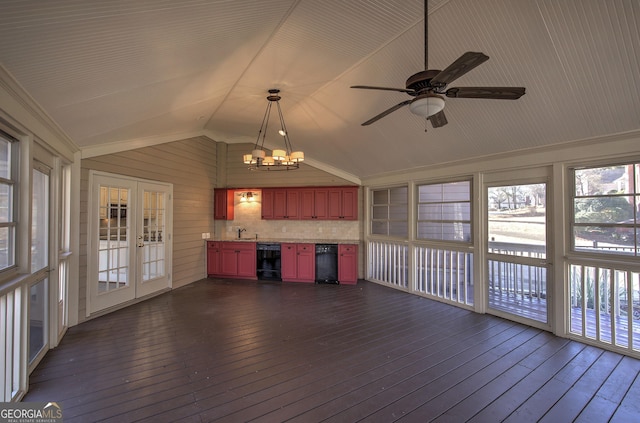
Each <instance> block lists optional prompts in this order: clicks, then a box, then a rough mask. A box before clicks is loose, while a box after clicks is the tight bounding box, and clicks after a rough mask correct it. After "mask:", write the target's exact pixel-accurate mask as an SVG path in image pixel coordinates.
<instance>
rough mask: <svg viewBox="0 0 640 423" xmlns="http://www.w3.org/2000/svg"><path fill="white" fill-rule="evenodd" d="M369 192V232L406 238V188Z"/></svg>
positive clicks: (407, 198)
mask: <svg viewBox="0 0 640 423" xmlns="http://www.w3.org/2000/svg"><path fill="white" fill-rule="evenodd" d="M371 194H372V195H371V233H372V234H374V235H386V236H393V237H402V238H406V237H407V234H408V225H407V216H408V200H409V197H408V188H407V187H406V186H403V187H395V188H385V189H376V190H372V191H371Z"/></svg>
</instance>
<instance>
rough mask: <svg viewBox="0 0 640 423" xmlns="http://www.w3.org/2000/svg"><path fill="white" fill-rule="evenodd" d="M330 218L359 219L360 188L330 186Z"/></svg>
mask: <svg viewBox="0 0 640 423" xmlns="http://www.w3.org/2000/svg"><path fill="white" fill-rule="evenodd" d="M328 210H329V219H340V220H358V188H357V187H338V188H329V194H328Z"/></svg>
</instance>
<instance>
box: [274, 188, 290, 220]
mask: <svg viewBox="0 0 640 423" xmlns="http://www.w3.org/2000/svg"><path fill="white" fill-rule="evenodd" d="M286 217H287V190H286V189H276V190H274V191H273V218H274V219H286Z"/></svg>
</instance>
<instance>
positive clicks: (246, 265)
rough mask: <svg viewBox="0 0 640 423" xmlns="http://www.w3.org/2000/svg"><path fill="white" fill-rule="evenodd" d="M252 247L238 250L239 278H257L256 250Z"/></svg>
mask: <svg viewBox="0 0 640 423" xmlns="http://www.w3.org/2000/svg"><path fill="white" fill-rule="evenodd" d="M251 245H253V248H251V247H250V246H247V247H243V248H241V249H239V250H238V253H237V254H238V272H237V275H238V276H243V277H246V278H255V276H256V249H255V244H251Z"/></svg>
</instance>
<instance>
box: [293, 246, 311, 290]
mask: <svg viewBox="0 0 640 423" xmlns="http://www.w3.org/2000/svg"><path fill="white" fill-rule="evenodd" d="M296 254H297V266H298V275H297V279H298V280H301V281H306V282H313V281H315V279H316V250H315V245H314V244H298V245H297V246H296Z"/></svg>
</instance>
